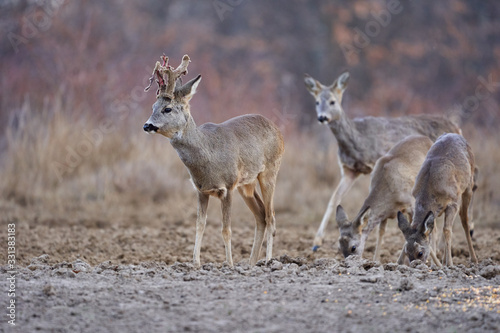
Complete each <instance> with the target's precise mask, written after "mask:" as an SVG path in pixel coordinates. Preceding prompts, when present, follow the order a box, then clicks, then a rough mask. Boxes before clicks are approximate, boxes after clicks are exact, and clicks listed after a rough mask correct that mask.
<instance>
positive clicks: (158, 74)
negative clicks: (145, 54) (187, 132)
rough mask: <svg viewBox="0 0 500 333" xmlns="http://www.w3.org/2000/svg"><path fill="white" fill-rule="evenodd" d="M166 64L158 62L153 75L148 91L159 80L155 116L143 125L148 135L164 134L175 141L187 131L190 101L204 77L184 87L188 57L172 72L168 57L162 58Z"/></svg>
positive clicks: (195, 79)
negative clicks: (176, 137) (183, 78)
mask: <svg viewBox="0 0 500 333" xmlns="http://www.w3.org/2000/svg"><path fill="white" fill-rule="evenodd" d="M161 59H162V61H163V64H160V62H159V61H157V62H156V65H155V68H154V70H153V75H152V76H151V78H150V79H149V86H148V87H146V88H145V89H144V91H148V90H149V88H150V87H151V85H152V84H153V81H154V80H155V79H156V83H157V84H158V89H157V90H156V102H155V103H154V104H153V114H152V115H151V117H149V119H148V121H147V122H146V124H145V125H144V127H143V128H144V130H145V131H146V132H154V133H159V134H162V135H164V136H166V137H168V138H172V137H174V136H175V135H176V134H179V133H181V132H182V130H183V129H184V128H185V127H186V125H187V123H188V122H189V119H190V118H191V114H190V113H189V101H190V100H191V98H192V97H193V95H194V94H195V93H196V88H197V87H198V84H199V83H200V81H201V75H198V76H197V77H195V78H194V79H191V80H190V81H188V82H187V83H186V84H184V85H183V84H182V80H181V76H182V75H185V74H187V72H188V71H187V66H188V65H189V62H190V61H191V60H190V59H189V56H188V55H185V56H184V57H183V58H182V63H181V64H180V65H179V66H178V67H177V68H176V69H173V68H172V67H171V66H169V65H168V57H166V56H165V55H163V56H162V57H161Z"/></svg>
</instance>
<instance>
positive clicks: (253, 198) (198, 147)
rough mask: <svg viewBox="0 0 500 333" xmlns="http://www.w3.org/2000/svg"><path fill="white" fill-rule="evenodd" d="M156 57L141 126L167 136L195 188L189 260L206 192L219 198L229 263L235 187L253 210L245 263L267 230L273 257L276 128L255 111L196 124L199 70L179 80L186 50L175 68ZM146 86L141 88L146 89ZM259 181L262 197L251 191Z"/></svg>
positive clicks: (279, 142)
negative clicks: (151, 94) (151, 99)
mask: <svg viewBox="0 0 500 333" xmlns="http://www.w3.org/2000/svg"><path fill="white" fill-rule="evenodd" d="M162 59H163V65H162V64H160V62H157V63H156V66H155V69H154V71H153V77H152V78H151V79H150V85H149V87H151V84H152V82H153V80H154V79H155V78H156V81H157V83H158V90H157V96H156V102H155V103H154V104H153V114H152V115H151V117H150V118H149V119H148V121H147V122H146V124H145V125H144V130H145V131H146V132H154V133H159V134H162V135H164V136H166V137H167V138H169V139H170V143H171V144H172V146H173V147H174V149H175V150H176V151H177V154H178V155H179V157H180V158H181V160H182V162H183V163H184V165H185V166H186V167H187V169H188V171H189V174H190V176H191V181H192V183H193V185H194V187H195V188H196V190H197V193H198V217H197V219H196V241H195V246H194V253H193V261H194V264H195V265H196V266H198V267H199V266H200V249H201V241H202V238H203V232H204V230H205V225H206V220H207V206H208V199H209V197H210V196H215V197H217V198H219V199H220V200H221V203H222V238H223V240H224V246H225V249H226V261H227V263H228V264H229V265H230V266H231V267H232V266H233V259H232V255H231V201H232V196H233V190H234V189H235V188H237V189H238V191H239V193H240V194H241V196H242V197H243V200H244V201H245V203H246V204H247V206H248V207H249V208H250V210H251V211H252V212H253V214H254V215H255V220H256V226H255V238H254V242H253V246H252V253H251V255H250V264H251V265H255V264H256V262H257V260H258V258H259V253H260V250H261V247H262V242H263V239H264V233H265V232H266V230H267V251H266V260H267V261H268V260H270V259H271V257H272V249H273V237H274V236H275V233H276V224H275V218H274V207H273V196H274V188H275V185H276V177H277V175H278V170H279V168H280V164H281V158H282V155H283V152H284V143H283V137H282V135H281V133H280V131H279V130H278V128H277V127H276V126H275V125H274V124H273V123H272V122H271V121H269V120H268V119H266V118H264V117H263V116H260V115H244V116H240V117H236V118H232V119H230V120H228V121H226V122H223V123H222V124H213V123H206V124H203V125H201V126H200V127H197V126H196V124H195V122H194V120H193V118H192V117H191V113H190V108H189V101H190V100H191V98H192V97H193V95H194V94H195V92H196V88H197V86H198V84H199V83H200V79H201V75H198V76H197V77H196V78H194V79H192V80H190V81H189V82H187V83H186V84H184V85H182V84H181V81H180V76H181V75H183V74H187V66H188V64H189V62H190V59H189V57H188V56H187V55H185V56H184V57H183V59H182V63H181V65H180V66H179V67H177V68H176V69H173V68H172V67H170V66H169V65H168V58H167V57H165V56H163V57H162ZM149 87H147V88H146V90H147V89H149ZM257 182H258V183H259V185H260V190H261V193H262V199H261V197H260V196H259V194H258V192H257V191H256V187H257Z"/></svg>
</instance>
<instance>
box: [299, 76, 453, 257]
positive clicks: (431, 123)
mask: <svg viewBox="0 0 500 333" xmlns="http://www.w3.org/2000/svg"><path fill="white" fill-rule="evenodd" d="M348 80H349V73H347V72H346V73H343V74H342V75H340V76H339V77H338V79H337V80H335V82H333V84H332V85H331V86H324V85H323V84H321V83H320V82H318V81H317V80H315V79H313V78H312V77H310V76H309V75H307V74H305V78H304V82H305V84H306V88H307V90H309V92H310V93H311V94H312V95H313V96H314V98H315V99H316V112H317V115H318V121H319V122H320V123H322V124H328V125H329V126H330V129H331V130H332V132H333V134H334V135H335V138H336V139H337V143H338V147H339V150H338V159H339V164H340V166H341V170H340V171H341V179H340V182H339V184H338V186H337V188H336V189H335V191H334V192H333V195H332V197H331V198H330V201H329V202H328V207H327V209H326V212H325V215H324V216H323V220H322V221H321V225H320V227H319V229H318V232H317V233H316V237H315V238H314V244H313V251H316V250H317V249H318V248H319V247H320V246H321V245H322V243H323V238H324V236H325V229H326V227H327V225H328V222H329V220H330V216H331V215H332V213H333V209H334V208H335V207H337V205H338V204H339V203H340V200H341V199H342V197H343V196H344V194H345V193H346V192H347V191H348V190H349V189H350V188H351V186H352V185H353V183H354V181H355V180H356V179H357V178H358V177H359V176H360V175H361V174H370V173H371V172H372V170H373V167H374V165H375V162H376V161H377V160H378V159H379V158H380V157H382V156H383V155H384V154H385V153H387V151H389V149H391V148H392V147H393V146H394V145H395V144H396V143H398V142H399V141H401V140H402V139H404V138H405V137H407V136H409V135H413V134H419V135H424V136H427V137H429V138H430V139H431V140H433V141H435V140H436V139H437V138H438V137H439V136H440V135H441V134H444V133H449V132H452V133H461V131H460V128H459V127H458V126H457V125H456V124H455V123H453V122H452V121H451V120H450V119H448V118H445V117H442V116H431V115H421V116H407V117H398V118H383V117H364V118H356V119H353V120H351V119H349V118H348V117H347V115H346V114H345V112H344V110H343V109H342V105H341V103H342V95H343V93H344V90H345V88H346V87H347V82H348Z"/></svg>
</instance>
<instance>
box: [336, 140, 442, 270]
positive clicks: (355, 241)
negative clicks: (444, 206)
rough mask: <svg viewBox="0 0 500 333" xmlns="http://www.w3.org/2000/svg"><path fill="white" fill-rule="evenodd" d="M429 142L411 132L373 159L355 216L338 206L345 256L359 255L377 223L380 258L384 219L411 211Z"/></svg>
mask: <svg viewBox="0 0 500 333" xmlns="http://www.w3.org/2000/svg"><path fill="white" fill-rule="evenodd" d="M431 146H432V141H431V139H429V138H428V137H426V136H422V135H412V136H409V137H407V138H405V139H403V140H402V141H400V142H399V143H398V144H396V145H395V146H394V147H392V148H391V149H390V150H389V152H387V154H385V155H384V156H382V157H381V158H379V159H378V161H377V163H375V167H374V168H373V172H372V173H371V182H370V193H369V194H368V197H367V198H366V200H365V202H364V203H363V206H362V207H361V209H360V210H359V213H358V215H357V216H356V218H355V219H354V220H353V221H352V222H351V221H349V220H348V218H347V215H346V213H345V212H344V209H343V208H342V206H340V205H339V206H338V207H337V215H336V219H337V224H338V226H339V230H340V238H339V249H340V251H341V252H342V254H343V255H344V257H345V258H347V257H348V256H350V255H359V256H362V255H363V251H364V249H365V243H366V239H367V238H368V236H369V235H370V233H371V232H372V230H373V229H374V228H375V227H376V226H379V233H378V237H377V246H376V248H375V254H374V256H373V260H379V259H380V244H381V242H382V238H383V236H384V233H385V227H386V225H387V219H392V218H395V217H396V214H397V212H398V211H403V212H407V213H408V214H409V215H410V216H411V214H412V213H413V207H414V203H415V199H414V198H413V197H412V195H411V190H412V188H413V185H414V184H415V178H416V177H417V174H418V172H419V170H420V167H421V166H422V163H424V160H425V155H426V154H427V151H428V150H429V148H430V147H431ZM365 217H368V221H367V223H366V224H364V223H363V221H365Z"/></svg>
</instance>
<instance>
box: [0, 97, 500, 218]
mask: <svg viewBox="0 0 500 333" xmlns="http://www.w3.org/2000/svg"><path fill="white" fill-rule="evenodd" d="M69 106H70V104H69V103H66V102H65V101H64V99H63V98H61V97H56V98H54V100H53V101H52V102H46V103H45V105H44V106H43V107H41V108H35V107H32V106H30V104H29V102H28V101H26V102H25V103H24V104H23V105H22V107H21V108H20V110H18V111H17V112H15V114H16V116H15V117H13V118H12V119H11V122H10V124H9V126H8V128H9V129H8V130H7V132H6V133H5V140H6V145H5V147H6V148H5V150H4V151H3V152H2V155H1V169H0V174H1V177H0V189H1V198H0V205H1V207H2V209H3V210H4V211H7V212H10V213H9V214H10V215H12V216H16V217H17V218H23V217H25V218H27V219H37V218H42V219H43V218H47V219H59V218H64V219H69V220H74V222H75V223H78V221H81V220H82V219H89V218H90V219H91V218H95V219H99V220H106V219H109V218H110V217H111V216H112V217H114V218H117V217H118V218H119V217H120V216H128V217H130V216H133V218H134V219H137V223H141V220H145V219H148V218H154V217H157V216H159V214H161V215H162V216H165V218H166V219H167V220H171V221H175V220H178V219H185V218H191V217H193V216H194V215H195V214H196V199H195V193H194V190H193V188H192V186H191V184H190V182H189V179H188V178H189V177H188V173H187V171H186V170H185V168H184V166H183V165H182V163H181V161H180V160H179V158H178V157H177V154H176V153H175V151H174V150H173V149H172V147H171V146H170V145H169V143H168V140H167V139H166V138H164V137H160V136H151V135H146V134H145V133H144V132H143V131H142V128H141V125H142V124H143V122H144V121H145V119H147V118H144V115H142V114H139V115H129V116H128V117H127V118H126V119H123V120H121V122H120V123H118V124H114V125H115V126H113V127H112V128H110V129H109V128H108V129H106V130H103V128H104V127H105V126H104V125H103V124H106V121H108V120H110V119H109V116H108V117H107V118H106V117H105V118H103V119H91V118H89V117H88V115H87V113H86V112H85V110H75V112H72V113H68V112H65V110H68V109H71V108H70V107H69ZM79 114H80V115H79ZM318 128H319V125H318ZM316 130H318V131H328V129H326V128H321V129H316V128H315V131H316ZM465 133H466V136H468V138H469V139H470V142H471V144H472V146H473V148H474V151H475V153H476V159H477V164H478V165H479V166H480V170H481V178H480V189H479V191H478V194H477V197H476V200H475V207H476V216H479V220H480V222H479V223H481V224H483V223H484V224H491V225H495V224H496V225H498V224H497V223H496V222H497V221H498V220H499V213H500V209H499V202H500V194H499V192H498V191H496V190H495V189H496V188H499V186H500V179H499V178H498V176H497V175H498V174H499V172H500V170H499V169H500V153H499V152H498V150H497V143H498V142H499V140H498V135H496V134H495V135H493V134H491V133H490V134H488V135H485V136H483V135H484V133H481V132H480V131H475V130H474V129H473V128H466V131H465ZM323 134H326V135H328V136H329V138H330V139H331V141H332V142H334V139H333V136H332V135H331V133H324V132H323ZM323 136H324V135H323ZM328 136H327V137H328ZM75 152H76V155H75ZM335 152H336V146H335V145H334V144H331V146H330V147H329V148H328V149H318V135H317V133H316V132H314V133H296V134H291V133H289V134H288V135H287V137H286V153H285V157H284V161H283V164H282V169H281V172H280V175H279V179H278V185H277V193H276V197H275V202H276V212H277V214H278V215H279V216H281V217H280V219H279V224H280V225H283V226H285V225H290V224H291V225H304V227H306V226H310V225H311V224H312V225H314V226H316V225H317V224H318V222H319V221H320V219H321V217H322V214H323V212H324V209H325V208H326V204H327V202H328V199H329V197H330V195H331V193H332V190H333V188H334V185H335V184H337V182H338V179H339V167H338V164H337V157H336V154H335ZM368 183H369V179H368V177H366V176H365V177H362V179H360V180H359V181H358V183H357V185H356V186H354V187H353V189H352V190H351V191H350V192H349V193H348V195H347V197H346V198H345V200H344V202H343V205H344V206H345V207H346V208H347V211H348V212H349V213H350V214H351V215H352V214H354V213H355V212H356V210H357V209H359V207H360V206H361V203H362V201H363V199H364V196H365V195H366V194H367V189H368ZM211 206H212V207H211V208H210V210H209V214H212V215H213V214H215V217H218V216H219V215H218V214H220V213H219V205H218V204H217V205H214V204H213V203H212V205H211ZM234 211H235V216H238V217H239V216H240V213H241V216H242V218H243V219H244V220H245V221H247V220H253V218H252V216H251V214H250V213H249V211H248V209H247V208H246V207H245V206H244V204H243V201H242V200H236V203H235V207H234Z"/></svg>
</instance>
